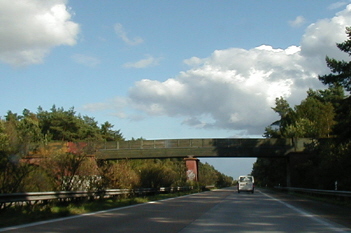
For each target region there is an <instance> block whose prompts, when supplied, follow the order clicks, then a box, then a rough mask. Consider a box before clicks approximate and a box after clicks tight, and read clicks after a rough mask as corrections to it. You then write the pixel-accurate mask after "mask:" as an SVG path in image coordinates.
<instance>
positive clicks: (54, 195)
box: [0, 186, 193, 206]
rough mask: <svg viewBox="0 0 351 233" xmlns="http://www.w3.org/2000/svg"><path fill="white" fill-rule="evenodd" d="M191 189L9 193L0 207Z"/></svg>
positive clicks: (3, 197)
mask: <svg viewBox="0 0 351 233" xmlns="http://www.w3.org/2000/svg"><path fill="white" fill-rule="evenodd" d="M191 189H193V187H191V186H190V187H169V188H165V187H162V188H160V189H154V188H140V189H106V190H102V191H96V192H91V191H58V192H28V193H9V194H0V206H3V205H4V204H6V203H10V204H11V203H31V202H39V201H48V200H55V199H56V200H60V199H62V200H66V199H76V198H108V197H113V196H118V195H126V194H134V195H146V194H155V193H160V192H161V193H162V192H176V191H187V190H191Z"/></svg>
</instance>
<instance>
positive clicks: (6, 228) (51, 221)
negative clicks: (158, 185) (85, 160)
mask: <svg viewBox="0 0 351 233" xmlns="http://www.w3.org/2000/svg"><path fill="white" fill-rule="evenodd" d="M202 193H206V192H202ZM196 194H199V193H193V194H188V195H184V196H178V197H172V198H166V199H161V200H158V201H150V202H146V203H142V204H135V205H130V206H124V207H117V208H113V209H108V210H101V211H97V212H91V213H85V214H80V215H74V216H70V217H63V218H56V219H50V220H45V221H40V222H34V223H28V224H22V225H18V226H11V227H5V228H0V232H4V231H10V230H17V229H22V228H26V227H33V226H38V225H43V224H47V223H54V222H60V221H65V220H70V219H75V218H82V217H85V216H90V215H95V214H103V213H108V212H113V211H116V210H124V209H129V208H134V207H137V206H142V205H148V204H156V203H159V202H165V201H171V200H174V199H178V198H183V197H188V196H192V195H196Z"/></svg>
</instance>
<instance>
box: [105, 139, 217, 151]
mask: <svg viewBox="0 0 351 233" xmlns="http://www.w3.org/2000/svg"><path fill="white" fill-rule="evenodd" d="M189 147H190V148H191V147H194V148H210V147H213V139H167V140H135V141H112V142H105V143H103V144H102V145H101V146H100V149H105V150H109V149H110V150H116V149H117V150H118V149H158V148H189Z"/></svg>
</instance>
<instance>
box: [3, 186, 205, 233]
mask: <svg viewBox="0 0 351 233" xmlns="http://www.w3.org/2000/svg"><path fill="white" fill-rule="evenodd" d="M198 191H199V190H198V189H194V190H191V191H187V192H175V193H165V194H162V193H161V194H156V195H150V196H139V197H137V196H124V197H122V196H121V197H119V198H109V199H99V200H84V201H79V202H59V201H52V202H50V203H48V204H45V205H44V204H37V205H25V206H13V207H12V208H9V209H6V211H0V219H1V221H0V228H2V227H8V226H14V225H21V224H27V223H32V222H37V221H44V220H48V219H54V218H63V217H69V216H73V215H79V214H86V213H91V212H97V211H102V210H108V209H114V208H118V207H124V206H129V205H136V204H142V203H147V202H150V201H158V200H163V199H167V198H174V197H178V196H184V195H188V194H191V193H194V192H198Z"/></svg>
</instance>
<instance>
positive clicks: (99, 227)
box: [0, 188, 351, 233]
mask: <svg viewBox="0 0 351 233" xmlns="http://www.w3.org/2000/svg"><path fill="white" fill-rule="evenodd" d="M316 206H317V208H316ZM323 206H324V205H322V204H320V203H319V204H317V205H315V204H313V203H312V204H310V202H308V201H303V200H300V199H296V198H295V199H294V198H292V197H291V198H290V197H288V196H287V195H282V194H274V193H270V192H267V191H264V190H257V191H256V192H255V193H254V194H251V193H240V194H238V193H237V192H236V190H235V189H234V188H228V189H220V190H215V191H210V192H203V193H198V194H193V195H189V196H184V197H179V198H173V199H167V200H163V201H157V202H151V203H147V204H140V205H135V206H129V207H123V208H118V209H113V210H108V211H101V212H97V213H91V214H86V215H80V216H73V217H68V218H60V219H55V220H50V221H45V222H39V223H34V224H28V225H22V226H17V227H9V228H3V229H0V232H16V233H19V232H26V233H29V232H33V233H34V232H35V233H38V232H46V233H59V232H64V233H69V232H72V233H73V232H74V233H89V232H97V233H108V232H128V233H132V232H143V233H147V232H152V233H158V232H165V233H167V232H180V233H193V232H198V233H206V232H241V233H244V232H247V233H249V232H270V233H274V232H309V233H311V232H318V233H321V232H328V233H329V232H351V228H350V225H351V223H350V221H349V219H348V218H349V216H351V215H350V210H347V209H343V211H349V212H346V213H345V219H342V217H341V218H335V216H334V218H333V215H332V214H331V213H329V214H323V213H324V212H323V211H322V210H321V209H323V208H322V207H323ZM333 211H336V210H333V209H329V212H333ZM322 212H323V213H322ZM339 216H340V213H339ZM334 220H335V221H334ZM336 222H338V223H336ZM343 223H345V224H343Z"/></svg>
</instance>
